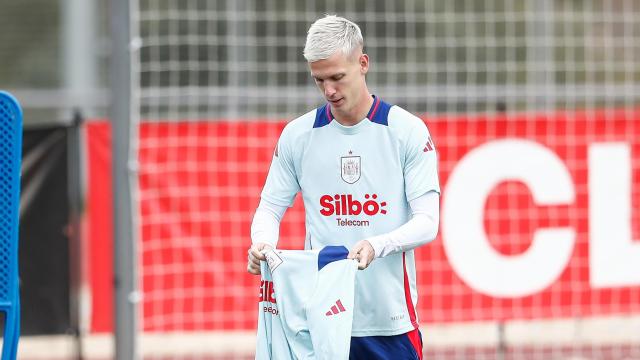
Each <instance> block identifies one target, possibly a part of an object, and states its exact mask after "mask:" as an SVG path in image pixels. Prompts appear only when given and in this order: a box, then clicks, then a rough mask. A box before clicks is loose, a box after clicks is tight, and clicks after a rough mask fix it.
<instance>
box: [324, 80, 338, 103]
mask: <svg viewBox="0 0 640 360" xmlns="http://www.w3.org/2000/svg"><path fill="white" fill-rule="evenodd" d="M335 93H336V87H335V86H334V85H333V84H331V82H330V81H325V82H324V96H325V97H326V98H327V99H329V98H331V97H333V95H335Z"/></svg>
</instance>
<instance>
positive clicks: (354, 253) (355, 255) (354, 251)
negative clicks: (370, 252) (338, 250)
mask: <svg viewBox="0 0 640 360" xmlns="http://www.w3.org/2000/svg"><path fill="white" fill-rule="evenodd" d="M360 250H361V249H360V247H359V246H356V247H354V248H353V249H351V250H350V251H349V254H347V259H357V258H358V253H359V252H360Z"/></svg>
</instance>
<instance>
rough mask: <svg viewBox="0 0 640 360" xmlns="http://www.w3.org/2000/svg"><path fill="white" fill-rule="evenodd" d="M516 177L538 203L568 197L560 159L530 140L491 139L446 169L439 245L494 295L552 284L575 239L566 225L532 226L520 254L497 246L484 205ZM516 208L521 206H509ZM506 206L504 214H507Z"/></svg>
mask: <svg viewBox="0 0 640 360" xmlns="http://www.w3.org/2000/svg"><path fill="white" fill-rule="evenodd" d="M507 180H513V181H521V182H523V183H524V184H525V185H527V186H528V187H529V189H531V194H532V196H533V200H534V202H535V203H536V204H538V205H560V204H568V203H572V202H573V201H574V198H575V191H574V184H573V180H572V178H571V175H570V174H569V171H568V170H567V168H566V167H565V165H564V163H563V162H562V160H561V159H560V158H559V157H558V156H557V155H556V154H555V153H553V152H552V151H551V150H549V149H547V148H546V147H544V146H543V145H540V144H538V143H536V142H533V141H528V140H523V139H506V140H499V141H493V142H490V143H487V144H484V145H482V146H479V147H478V148H476V149H473V150H472V151H471V152H470V153H469V154H467V155H466V156H465V157H464V158H463V159H462V160H460V162H459V163H458V164H457V166H456V167H455V168H454V169H453V171H452V172H451V175H450V176H449V179H448V181H447V185H446V194H445V196H444V197H443V200H444V203H443V210H442V233H443V240H444V248H445V251H446V253H447V257H448V258H449V261H450V262H451V266H452V267H453V269H454V271H455V272H456V273H457V274H458V275H459V276H460V277H461V278H462V280H463V281H464V282H465V283H466V284H467V285H468V286H470V287H471V288H472V289H474V290H476V291H478V292H481V293H483V294H486V295H490V296H494V297H521V296H527V295H531V294H535V293H536V292H539V291H541V290H543V289H544V288H546V287H547V286H549V285H551V284H552V283H553V282H554V281H555V280H556V279H557V278H558V276H560V274H561V273H562V271H563V270H564V268H565V267H566V266H567V264H568V262H569V260H570V258H571V254H572V252H573V247H574V243H575V231H574V230H573V229H571V228H547V229H543V230H537V231H535V233H534V235H533V240H532V243H531V246H530V247H529V248H528V249H527V251H526V252H525V253H523V254H518V255H514V256H507V255H504V254H501V253H499V252H498V251H496V250H495V249H494V248H493V247H492V246H491V244H490V243H489V240H488V238H487V234H486V232H485V229H484V207H485V203H486V201H487V198H488V196H489V194H490V193H491V191H492V190H493V189H494V188H495V187H497V186H498V185H499V184H500V183H502V182H504V181H507ZM513 210H516V211H518V210H521V209H513ZM508 212H509V209H505V213H504V216H509V213H508Z"/></svg>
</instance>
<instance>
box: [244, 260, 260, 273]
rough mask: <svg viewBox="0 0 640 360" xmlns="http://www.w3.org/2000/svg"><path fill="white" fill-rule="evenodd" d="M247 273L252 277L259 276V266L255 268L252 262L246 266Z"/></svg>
mask: <svg viewBox="0 0 640 360" xmlns="http://www.w3.org/2000/svg"><path fill="white" fill-rule="evenodd" d="M247 271H248V272H249V273H250V274H253V275H260V265H258V266H256V265H255V264H253V263H252V262H249V264H248V265H247Z"/></svg>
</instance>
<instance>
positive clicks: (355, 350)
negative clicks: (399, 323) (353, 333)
mask: <svg viewBox="0 0 640 360" xmlns="http://www.w3.org/2000/svg"><path fill="white" fill-rule="evenodd" d="M349 360H422V334H420V331H419V330H418V329H415V330H412V331H409V332H408V333H406V334H400V335H394V336H365V337H352V338H351V351H350V352H349Z"/></svg>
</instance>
